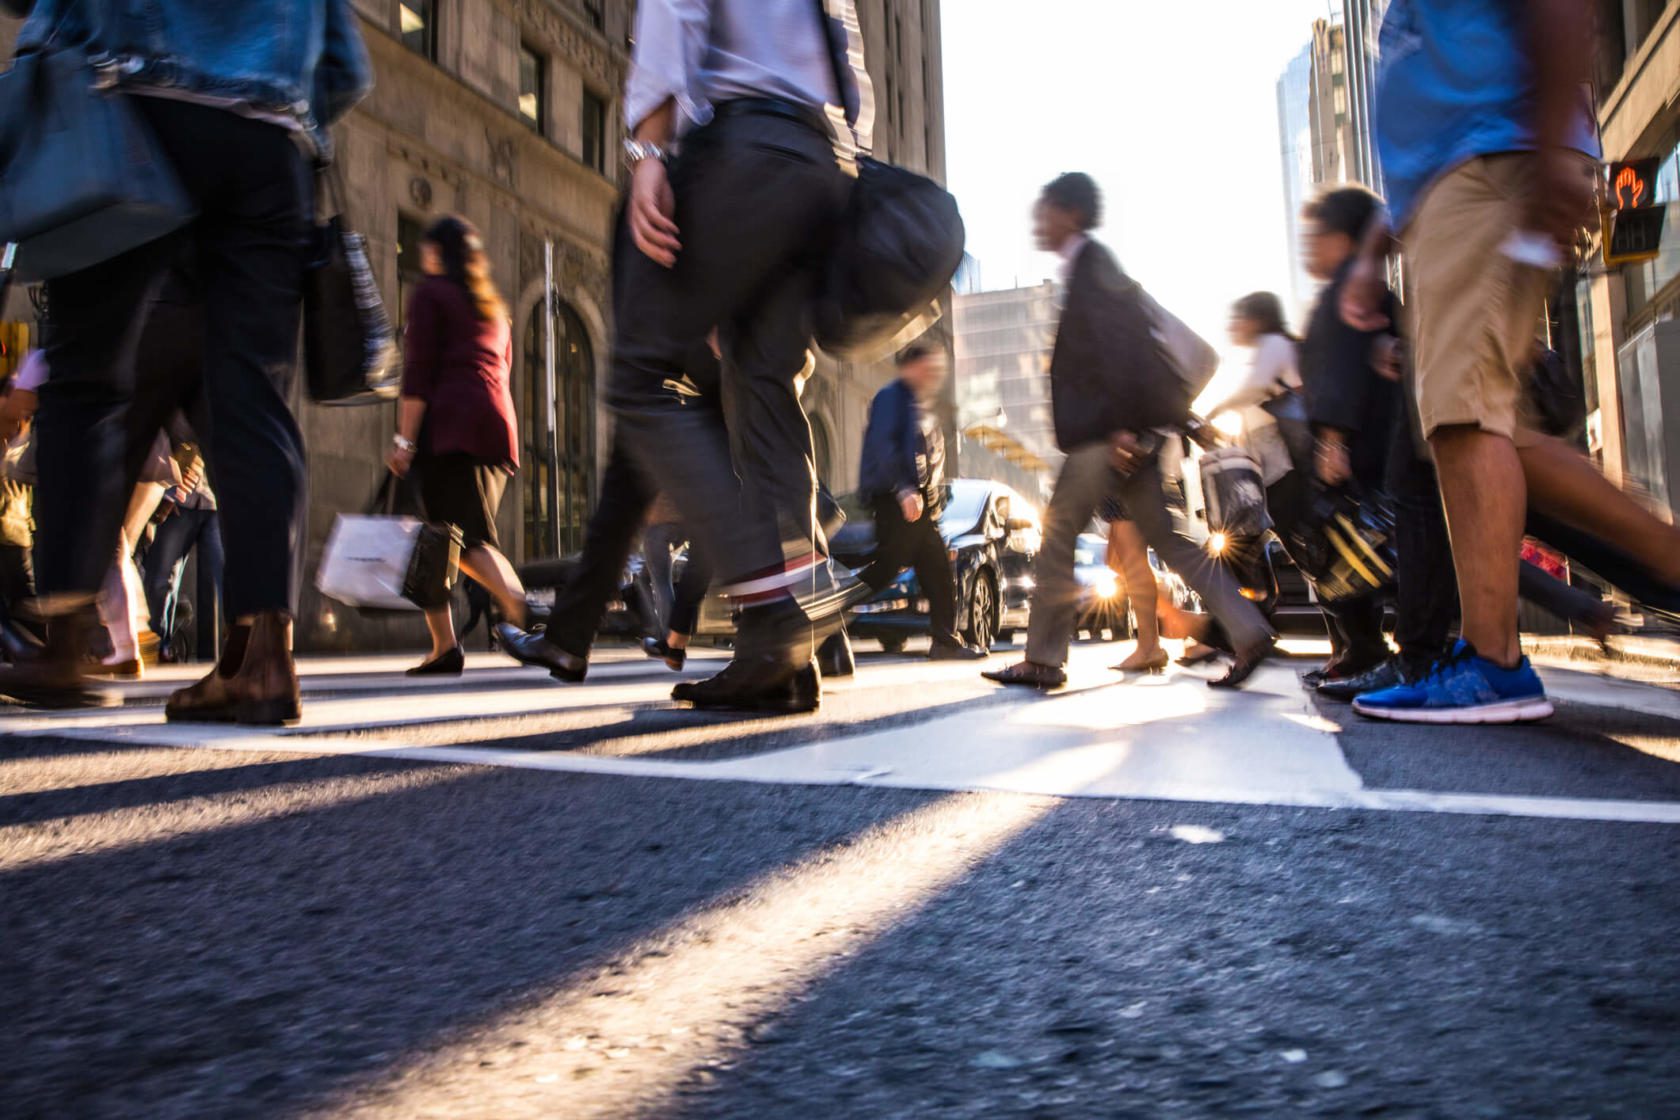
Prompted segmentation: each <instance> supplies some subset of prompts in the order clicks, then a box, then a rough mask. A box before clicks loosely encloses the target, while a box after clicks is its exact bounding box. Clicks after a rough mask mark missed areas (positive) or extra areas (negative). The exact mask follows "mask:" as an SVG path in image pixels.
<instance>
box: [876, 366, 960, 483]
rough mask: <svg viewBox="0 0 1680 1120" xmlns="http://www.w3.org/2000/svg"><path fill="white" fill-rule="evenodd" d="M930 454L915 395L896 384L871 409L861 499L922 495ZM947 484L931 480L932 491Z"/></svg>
mask: <svg viewBox="0 0 1680 1120" xmlns="http://www.w3.org/2000/svg"><path fill="white" fill-rule="evenodd" d="M927 454H928V446H927V440H926V439H925V438H924V437H923V436H922V426H921V425H920V424H919V423H917V421H916V399H915V395H914V394H912V393H911V392H910V386H908V385H906V384H905V383H904V382H903V381H902V380H895V381H893V382H892V383H891V384H889V385H887V386H886V387H885V388H884V389H882V390H881V391H880V392H879V393H876V394H875V400H874V401H873V402H872V403H871V404H870V406H869V424H868V426H867V427H865V428H864V430H863V466H862V467H861V468H860V469H859V471H858V475H859V477H858V494H859V496H860V497H863V498H865V499H875V498H895V497H897V496H898V495H900V494H902V493H904V492H905V491H906V490H909V491H912V492H914V493H918V494H920V493H922V483H921V462H922V460H923V459H925V458H926V457H927ZM944 483H945V480H944V479H942V478H935V479H931V480H929V485H928V489H929V490H931V491H933V492H934V493H935V494H937V493H938V492H939V491H940V489H941V488H942V487H943V486H944ZM923 496H924V497H927V496H928V495H925V494H924V495H923Z"/></svg>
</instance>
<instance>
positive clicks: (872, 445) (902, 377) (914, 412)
mask: <svg viewBox="0 0 1680 1120" xmlns="http://www.w3.org/2000/svg"><path fill="white" fill-rule="evenodd" d="M945 372H946V371H945V355H944V353H943V352H941V351H939V350H935V349H933V348H932V347H930V346H925V345H923V344H921V343H916V344H914V345H912V346H910V347H908V348H907V349H905V350H904V352H903V353H901V354H899V356H898V380H896V381H894V382H892V383H891V384H889V385H888V386H886V388H884V389H882V390H881V391H880V392H879V393H876V394H875V400H874V403H872V404H871V405H870V406H869V426H868V427H867V428H866V429H865V430H864V433H863V467H862V470H861V471H860V472H859V473H860V475H861V477H860V478H859V479H858V496H859V497H861V498H862V499H863V500H865V501H867V502H869V503H870V505H871V506H872V507H873V508H874V510H875V541H876V551H875V560H874V562H873V563H871V564H870V565H869V567H868V568H866V569H864V571H863V573H862V575H861V577H860V578H861V579H862V580H863V582H864V583H866V584H868V585H869V586H870V587H872V588H874V589H875V590H877V591H880V590H882V589H884V588H886V587H887V586H888V585H889V584H891V583H892V581H893V580H895V579H897V578H898V573H899V572H901V571H903V570H904V569H905V567H907V566H909V567H914V568H915V569H916V579H917V581H918V582H919V583H920V584H921V587H922V594H923V595H924V596H926V597H927V601H928V617H929V621H930V622H931V623H932V627H933V645H932V647H931V648H930V649H929V650H928V656H929V657H930V658H932V659H934V660H936V661H976V660H979V659H981V658H983V657H985V656H986V651H985V650H981V649H974V648H972V647H970V646H967V645H964V644H963V642H962V640H961V639H960V638H958V637H957V630H956V626H957V594H956V587H955V585H954V583H953V581H952V578H951V562H950V560H949V558H948V557H947V556H946V550H945V537H944V535H943V534H942V533H941V532H940V531H939V515H940V513H942V512H943V508H944V504H945V434H944V432H943V431H942V430H941V428H940V426H939V418H938V416H937V414H936V413H935V412H934V408H933V402H934V400H935V399H936V398H937V397H938V395H939V389H940V386H942V385H944V383H945Z"/></svg>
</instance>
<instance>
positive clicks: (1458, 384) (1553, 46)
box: [1342, 0, 1680, 723]
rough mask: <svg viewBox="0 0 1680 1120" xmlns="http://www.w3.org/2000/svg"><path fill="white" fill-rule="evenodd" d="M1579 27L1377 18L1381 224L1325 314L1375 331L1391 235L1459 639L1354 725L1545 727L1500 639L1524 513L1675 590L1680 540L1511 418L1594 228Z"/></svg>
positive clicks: (1512, 15) (1529, 681)
mask: <svg viewBox="0 0 1680 1120" xmlns="http://www.w3.org/2000/svg"><path fill="white" fill-rule="evenodd" d="M1593 30H1594V29H1593V15H1592V6H1591V4H1590V3H1588V0H1526V2H1522V3H1519V2H1518V0H1394V3H1393V4H1392V6H1390V8H1389V9H1388V14H1387V16H1386V18H1385V19H1384V22H1383V30H1382V44H1381V48H1382V49H1381V62H1380V64H1379V65H1380V69H1379V73H1378V76H1377V84H1376V132H1377V136H1376V139H1377V149H1378V155H1379V157H1380V159H1381V162H1382V168H1383V175H1384V178H1385V180H1386V182H1387V184H1388V188H1389V204H1390V208H1391V213H1392V224H1391V225H1389V224H1386V223H1377V224H1376V225H1374V227H1373V228H1372V230H1370V231H1369V233H1368V235H1367V237H1366V239H1365V247H1364V250H1363V251H1362V257H1361V262H1360V264H1359V265H1358V266H1357V267H1356V269H1355V272H1354V275H1353V276H1352V277H1351V278H1350V280H1349V282H1348V284H1347V285H1346V286H1345V287H1344V290H1343V296H1342V314H1343V317H1344V318H1345V319H1347V320H1348V322H1349V323H1350V324H1352V325H1355V326H1364V327H1367V328H1369V327H1370V326H1372V325H1380V324H1381V323H1382V322H1383V321H1384V315H1383V313H1382V312H1381V310H1380V303H1379V302H1378V301H1379V300H1380V298H1381V295H1382V293H1383V290H1384V288H1383V281H1384V278H1385V277H1384V268H1383V257H1384V256H1386V255H1387V253H1388V251H1389V249H1390V247H1391V244H1392V241H1391V236H1390V230H1391V229H1392V231H1393V233H1394V235H1395V236H1397V238H1398V242H1399V248H1400V249H1401V251H1402V252H1403V253H1404V256H1405V261H1406V270H1405V271H1406V308H1405V316H1406V327H1407V333H1408V335H1409V336H1410V340H1411V345H1412V350H1413V354H1414V359H1415V365H1416V374H1417V387H1416V395H1417V411H1418V416H1419V419H1420V420H1421V421H1422V426H1423V433H1424V435H1425V436H1426V437H1428V440H1429V445H1430V448H1431V450H1432V451H1433V452H1434V456H1435V461H1436V465H1437V467H1438V468H1439V473H1440V479H1441V496H1442V501H1443V505H1444V508H1445V511H1446V515H1447V524H1448V528H1449V531H1450V533H1451V537H1452V545H1453V553H1454V557H1455V566H1456V567H1457V570H1458V585H1459V597H1460V600H1461V603H1462V608H1463V625H1462V640H1461V641H1460V642H1459V643H1458V646H1457V648H1456V649H1455V650H1454V652H1453V654H1452V655H1451V656H1450V657H1448V658H1447V659H1446V660H1444V661H1443V662H1441V663H1440V664H1439V665H1438V666H1437V667H1436V669H1435V671H1434V672H1433V673H1432V674H1430V675H1429V676H1428V677H1427V678H1426V679H1425V680H1423V681H1421V682H1417V683H1415V684H1410V685H1404V686H1402V687H1399V688H1393V689H1387V690H1385V691H1382V692H1377V693H1371V694H1367V695H1365V696H1362V697H1360V698H1359V699H1358V700H1357V701H1356V702H1355V708H1356V710H1358V711H1359V712H1360V713H1361V714H1363V715H1367V716H1373V717H1377V718H1381V719H1394V720H1403V721H1411V722H1421V723H1509V722H1516V721H1519V720H1529V719H1542V718H1544V717H1546V716H1548V715H1550V714H1551V711H1552V707H1551V704H1550V703H1549V702H1548V701H1547V699H1546V693H1545V689H1544V687H1543V686H1542V685H1541V683H1540V678H1539V677H1538V676H1537V675H1536V674H1535V673H1534V670H1533V669H1532V668H1531V667H1530V666H1529V664H1528V662H1527V659H1526V658H1524V657H1523V656H1522V649H1521V646H1520V644H1519V642H1518V633H1517V573H1518V570H1519V568H1518V556H1519V552H1520V549H1521V544H1522V536H1523V525H1524V520H1525V518H1526V516H1527V513H1528V508H1529V506H1530V505H1531V504H1532V505H1533V506H1534V507H1535V508H1536V509H1538V510H1541V511H1544V512H1546V513H1549V514H1553V515H1555V516H1557V517H1559V518H1561V519H1562V520H1564V521H1567V522H1569V523H1571V524H1574V525H1577V526H1579V527H1581V528H1584V529H1588V530H1590V531H1591V532H1593V533H1594V535H1596V536H1598V537H1600V538H1601V539H1606V540H1615V541H1617V542H1618V543H1620V544H1621V545H1622V547H1624V548H1627V549H1628V550H1629V551H1630V552H1633V553H1635V554H1636V555H1637V556H1638V558H1639V560H1640V562H1641V563H1642V564H1643V565H1644V566H1646V567H1647V568H1648V569H1649V570H1650V571H1651V573H1652V574H1653V575H1656V576H1658V577H1660V578H1661V579H1662V580H1664V581H1666V582H1671V583H1672V582H1675V581H1677V580H1680V533H1677V532H1676V531H1675V530H1674V529H1673V527H1672V526H1667V525H1664V524H1663V523H1661V522H1659V521H1658V520H1657V519H1656V518H1654V517H1651V516H1650V515H1649V514H1647V513H1645V512H1644V511H1643V510H1642V509H1641V508H1640V507H1639V506H1638V504H1637V503H1635V502H1633V501H1632V500H1631V499H1629V498H1627V497H1626V496H1625V495H1623V494H1622V493H1621V492H1620V491H1618V490H1617V489H1616V488H1615V487H1614V486H1612V485H1611V484H1610V483H1609V482H1607V481H1606V480H1605V479H1604V477H1603V476H1602V475H1600V474H1599V473H1598V472H1597V471H1596V470H1595V469H1594V468H1593V467H1592V464H1591V463H1590V462H1589V461H1588V460H1586V459H1585V458H1584V457H1582V456H1580V455H1578V454H1576V453H1575V452H1574V450H1573V449H1571V448H1569V447H1568V446H1567V445H1565V444H1563V443H1562V442H1560V441H1558V440H1555V439H1550V438H1548V437H1545V436H1542V435H1540V434H1539V433H1538V432H1537V431H1535V429H1534V425H1533V424H1531V423H1526V422H1525V420H1524V418H1523V416H1522V415H1521V413H1522V411H1523V402H1524V399H1525V393H1524V384H1523V383H1524V380H1525V375H1526V373H1527V370H1528V368H1529V366H1530V364H1531V357H1532V354H1533V348H1534V340H1535V336H1536V334H1537V332H1538V329H1539V327H1540V324H1541V322H1542V315H1543V314H1544V310H1545V300H1546V297H1547V295H1548V293H1549V291H1550V289H1551V286H1552V283H1553V280H1554V274H1555V272H1556V269H1557V268H1558V267H1559V266H1560V265H1562V264H1563V263H1564V260H1565V258H1566V257H1567V256H1569V255H1571V254H1573V253H1574V251H1575V247H1576V242H1577V240H1578V238H1579V234H1580V230H1581V227H1583V226H1585V225H1586V224H1588V222H1590V221H1591V220H1593V215H1594V200H1595V197H1596V193H1597V190H1598V186H1599V182H1600V178H1601V177H1600V174H1599V170H1598V156H1599V144H1598V139H1597V129H1596V124H1595V122H1594V119H1593V106H1592V97H1591V92H1590V87H1589V84H1588V75H1589V69H1590V52H1591V49H1592V43H1593V41H1594V38H1593Z"/></svg>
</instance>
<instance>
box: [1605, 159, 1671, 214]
mask: <svg viewBox="0 0 1680 1120" xmlns="http://www.w3.org/2000/svg"><path fill="white" fill-rule="evenodd" d="M1661 166H1662V161H1661V160H1657V159H1626V160H1622V161H1620V162H1619V163H1612V164H1611V165H1610V205H1611V209H1614V210H1646V209H1649V208H1650V207H1652V206H1655V205H1656V204H1657V169H1658V168H1659V167H1661Z"/></svg>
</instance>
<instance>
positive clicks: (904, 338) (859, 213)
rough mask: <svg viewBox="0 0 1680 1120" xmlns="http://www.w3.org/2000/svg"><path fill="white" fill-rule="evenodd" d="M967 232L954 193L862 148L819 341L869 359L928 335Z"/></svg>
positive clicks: (818, 317) (823, 24)
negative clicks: (920, 336)
mask: <svg viewBox="0 0 1680 1120" xmlns="http://www.w3.org/2000/svg"><path fill="white" fill-rule="evenodd" d="M816 9H817V19H818V30H819V31H820V32H821V33H822V37H823V43H824V44H825V45H826V46H827V47H828V48H829V50H828V57H829V62H830V64H831V65H832V67H833V70H834V86H835V92H836V94H837V95H838V96H839V97H840V98H841V99H842V101H843V100H844V98H845V91H846V75H845V74H844V73H843V72H842V71H841V67H840V60H839V58H838V57H837V55H836V53H835V50H834V41H833V38H832V36H831V35H830V32H829V24H830V20H829V14H828V9H827V7H826V6H825V5H824V4H823V2H822V0H816ZM854 138H855V137H854ZM965 237H966V233H965V230H964V229H963V220H962V214H961V213H960V212H959V211H958V209H957V200H956V199H955V198H953V197H952V196H951V193H950V192H949V191H947V190H946V189H945V188H944V187H942V186H940V185H939V184H938V183H936V182H934V181H933V180H932V179H929V178H928V177H927V176H925V175H918V174H916V173H915V172H914V171H908V170H906V169H904V168H902V167H895V166H893V165H892V164H887V163H882V162H880V161H878V160H875V159H872V158H870V157H869V156H868V154H867V153H860V154H859V156H858V160H857V181H856V182H855V183H854V184H853V186H852V196H851V201H850V202H849V203H848V204H847V207H846V214H845V217H844V218H843V219H842V220H841V225H840V229H839V231H838V233H837V235H836V237H835V240H834V245H833V248H832V249H831V251H830V253H829V257H828V262H827V265H826V267H825V269H824V273H823V277H822V281H821V284H820V286H819V289H818V292H817V295H816V301H815V305H814V307H813V312H814V315H813V321H814V325H815V328H816V340H817V345H818V346H820V347H822V348H823V350H824V351H826V352H827V353H829V354H830V355H832V356H834V357H837V358H844V359H847V360H850V361H871V360H874V359H876V358H879V357H881V356H883V355H885V354H888V353H891V352H892V351H893V349H895V348H896V347H898V346H901V345H903V344H904V343H907V342H909V341H911V340H912V339H914V338H915V337H916V336H918V335H920V334H922V333H924V332H925V331H926V330H927V329H928V327H930V326H932V325H933V324H934V323H935V322H937V321H938V320H939V315H940V312H939V303H938V300H939V296H940V294H941V293H942V292H944V290H945V289H946V288H947V287H948V286H949V285H950V283H951V278H952V277H953V276H955V275H956V272H957V267H958V266H959V265H961V264H962V258H963V245H964V240H965Z"/></svg>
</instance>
